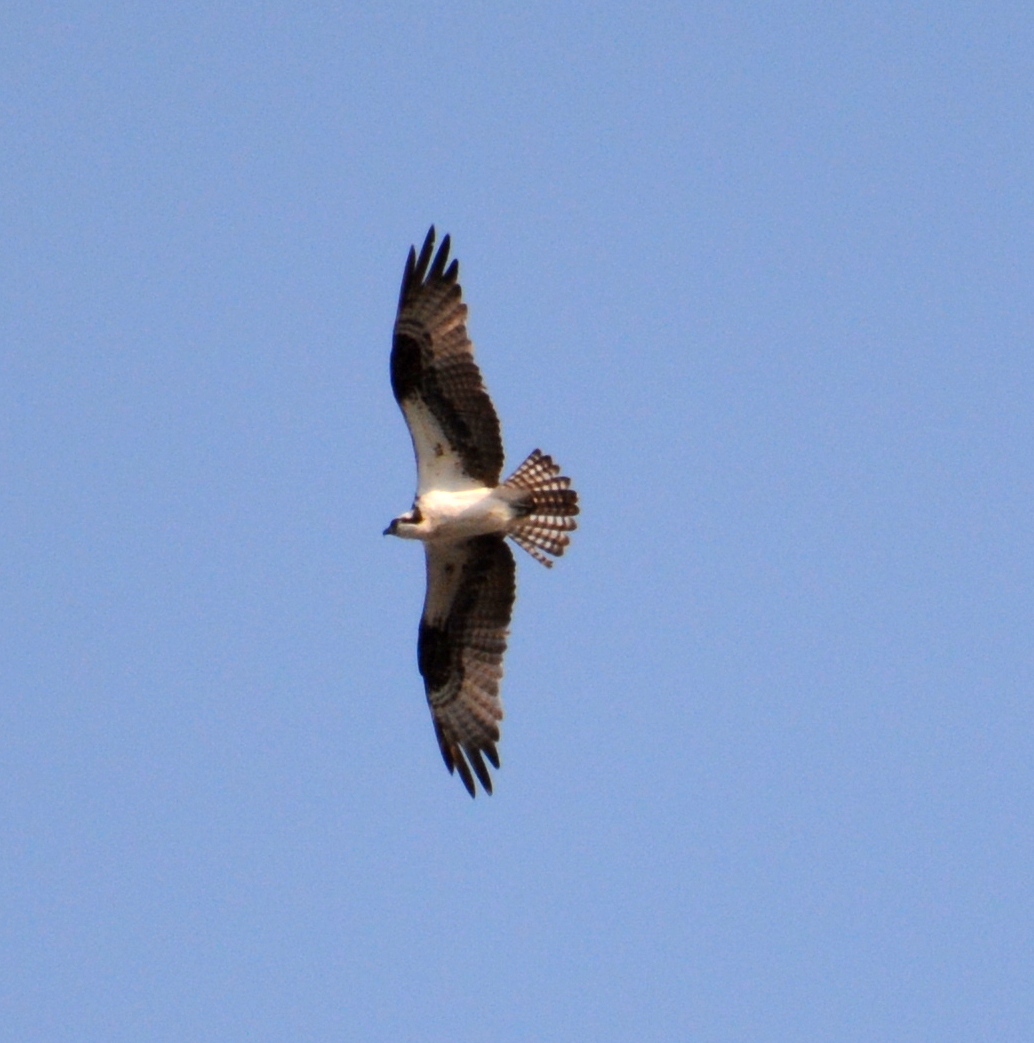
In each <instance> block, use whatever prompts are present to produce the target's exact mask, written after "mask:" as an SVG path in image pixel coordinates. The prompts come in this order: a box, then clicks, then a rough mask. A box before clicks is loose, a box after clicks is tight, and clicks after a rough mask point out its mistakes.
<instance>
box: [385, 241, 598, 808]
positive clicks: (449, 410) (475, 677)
mask: <svg viewBox="0 0 1034 1043" xmlns="http://www.w3.org/2000/svg"><path fill="white" fill-rule="evenodd" d="M432 254H433V255H434V260H433V261H432V259H431V257H432ZM448 260H449V237H448V236H446V237H445V238H444V239H443V240H442V244H441V246H440V247H439V248H438V252H437V253H436V254H435V253H434V226H432V227H431V230H430V231H429V232H428V233H427V238H426V239H425V240H424V245H423V247H422V248H421V250H420V255H419V256H417V253H416V250H415V248H412V247H411V248H410V251H409V259H408V260H407V262H406V271H405V274H404V275H403V276H402V290H401V292H400V294H399V307H398V314H397V315H396V317H395V334H394V341H393V344H392V349H391V387H392V391H394V393H395V399H396V401H397V402H398V404H399V406H401V408H402V413H403V415H404V416H405V418H406V423H407V424H408V425H409V433H410V436H411V437H412V439H413V449H414V451H415V453H416V468H417V491H416V498H415V499H414V501H413V507H412V509H411V510H410V511H408V512H407V513H406V514H401V515H399V517H397V518H395V519H394V520H393V521H392V523H391V524H390V525H389V526H388V527H387V529H385V530H384V535H385V536H400V537H402V538H403V539H407V540H422V541H423V544H424V554H425V556H426V559H427V595H426V597H425V599H424V612H423V616H422V617H421V620H420V633H419V637H418V640H417V662H418V665H419V667H420V673H421V675H422V676H423V678H424V690H425V692H426V693H427V702H428V704H429V705H430V708H431V718H432V720H433V722H434V731H435V735H436V736H437V737H438V745H439V747H440V748H441V751H442V757H443V758H444V759H445V766H446V767H447V768H448V769H449V771H450V773H451V772H455V771H458V772H459V774H460V778H461V779H462V780H463V785H464V786H466V788H467V791H468V792H469V793H470V795H471V796H472V797H473V796H474V794H475V787H474V778H473V775H472V774H471V768H473V774H474V775H476V776H477V778H478V779H479V781H480V782H481V785H482V786H483V787H484V789H485V792H487V793H491V792H492V778H491V776H490V775H489V774H488V769H487V768H486V767H485V760H484V758H485V757H487V758H488V759H489V761H491V763H492V765H493V766H494V767H496V768H498V767H499V754H498V752H497V751H496V743H497V742H498V741H499V722H500V721H501V720H502V718H503V707H502V703H501V702H500V699H499V679H500V678H501V677H502V675H503V665H502V664H503V653H504V652H505V651H506V636H507V632H508V628H509V625H510V615H511V612H512V610H513V599H514V595H515V592H516V588H515V585H514V572H515V566H514V560H513V554H512V553H511V552H510V548H509V547H508V546H507V544H506V537H510V539H512V540H513V541H514V542H515V543H516V544H517V545H518V546H519V547H523V548H524V550H526V551H527V552H528V553H529V554H531V555H532V557H534V558H535V559H536V560H537V561H540V562H541V563H542V564H543V565H547V566H552V564H553V562H552V561H551V560H550V558H549V557H548V556H547V555H551V554H552V555H554V556H557V557H559V556H560V555H561V554H563V553H564V548H565V547H566V546H567V544H568V543H569V542H570V538H569V537H568V535H567V534H568V533H569V532H570V531H571V530H572V529H574V528H575V527H576V523H575V521H574V516H575V515H576V514H577V513H578V496H577V494H576V493H575V491H574V490H573V489H571V488H570V485H571V480H570V479H569V478H565V477H563V476H562V475H561V474H560V468H559V467H558V466H557V465H556V464H555V463H553V461H552V459H551V458H550V457H548V456H546V455H545V454H544V453H542V452H540V451H539V450H538V449H536V450H535V451H534V452H533V453H532V454H531V455H530V456H529V457H528V458H527V460H525V461H524V463H522V464H521V466H520V467H518V468H517V470H516V471H514V473H513V474H512V475H510V477H509V478H507V479H506V481H504V482H502V483H500V481H499V476H500V473H501V472H502V469H503V444H502V440H501V438H500V435H499V418H498V417H497V416H496V412H495V408H494V407H493V405H492V400H491V399H490V398H489V397H488V392H487V391H486V390H485V385H484V383H483V382H482V379H481V372H480V370H479V369H478V367H477V364H476V363H475V362H474V346H473V345H472V344H471V342H470V340H469V338H468V337H467V327H466V318H467V306H466V305H465V304H464V303H463V299H462V291H461V289H460V285H459V282H458V281H457V276H458V273H459V263H458V262H457V261H453V262H452V264H449V265H448V267H446V264H447V263H448Z"/></svg>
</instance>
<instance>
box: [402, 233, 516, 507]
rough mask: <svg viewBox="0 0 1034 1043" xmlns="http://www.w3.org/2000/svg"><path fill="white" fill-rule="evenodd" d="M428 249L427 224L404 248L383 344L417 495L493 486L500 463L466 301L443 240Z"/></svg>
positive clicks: (496, 431) (497, 437)
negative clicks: (391, 326)
mask: <svg viewBox="0 0 1034 1043" xmlns="http://www.w3.org/2000/svg"><path fill="white" fill-rule="evenodd" d="M432 253H434V227H433V226H432V227H431V230H430V231H429V232H428V233H427V238H426V239H425V240H424V245H423V247H422V249H421V250H420V256H419V257H418V256H417V253H416V250H415V249H414V248H410V251H409V259H408V261H407V262H406V271H405V274H404V275H403V277H402V290H401V292H400V293H399V310H398V314H397V316H396V317H395V336H394V341H393V344H392V349H391V387H392V390H393V391H394V393H395V399H396V401H397V402H398V404H399V405H400V406H401V407H402V412H403V414H404V415H405V417H406V423H407V424H408V425H409V433H410V435H411V436H412V438H413V449H414V451H415V452H416V463H417V495H420V494H421V493H423V492H425V491H426V490H427V489H432V488H434V489H448V490H454V491H458V490H461V489H473V488H478V487H480V486H486V485H487V486H494V485H497V484H498V482H499V473H500V471H501V470H502V468H503V443H502V439H501V438H500V435H499V418H498V417H497V416H496V412H495V407H494V406H493V405H492V400H491V399H490V398H489V397H488V392H487V391H486V390H485V385H484V382H483V381H482V379H481V371H480V370H479V369H478V367H477V363H475V362H474V345H473V344H471V342H470V339H469V338H468V337H467V327H466V318H467V306H466V305H465V304H464V303H463V299H462V298H463V291H462V290H461V289H460V285H459V282H458V281H457V279H458V275H459V262H458V261H453V262H452V264H450V265H449V266H448V268H446V264H447V262H448V259H449V237H448V236H446V237H445V238H444V239H443V240H442V245H441V246H440V247H439V248H438V253H437V254H435V255H434V260H433V261H432V260H431V255H432Z"/></svg>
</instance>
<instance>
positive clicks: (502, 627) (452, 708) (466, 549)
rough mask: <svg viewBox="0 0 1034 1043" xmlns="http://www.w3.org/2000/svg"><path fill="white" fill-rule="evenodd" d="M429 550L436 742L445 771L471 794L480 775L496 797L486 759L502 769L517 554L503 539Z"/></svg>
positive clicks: (425, 665) (429, 666)
mask: <svg viewBox="0 0 1034 1043" xmlns="http://www.w3.org/2000/svg"><path fill="white" fill-rule="evenodd" d="M425 550H426V552H427V600H426V602H425V605H424V616H423V619H421V621H420V638H419V641H418V644H417V657H418V661H419V664H420V673H421V674H422V675H423V678H424V689H425V691H426V692H427V701H428V704H429V705H430V707H431V717H432V718H433V720H434V730H435V735H436V736H437V737H438V745H439V747H440V749H441V751H442V757H443V759H444V760H445V765H446V767H447V768H448V769H449V771H450V772H453V771H458V772H459V775H460V778H461V779H462V780H463V785H464V786H466V787H467V791H468V792H469V793H470V795H471V796H474V794H475V786H474V776H475V775H476V776H477V778H478V780H479V781H480V783H481V785H482V786H483V787H484V789H485V792H486V793H491V792H492V778H491V776H490V775H489V773H488V768H487V767H486V766H485V761H484V758H485V757H487V758H488V760H489V761H490V762H491V763H492V764H493V765H494V766H495V767H496V768H498V767H499V754H498V752H497V750H496V745H495V744H496V743H497V742H498V741H499V722H500V721H501V720H502V719H503V707H502V702H501V700H500V698H499V681H500V679H501V678H502V676H503V654H504V653H505V652H506V636H507V632H508V628H509V625H510V616H511V614H512V612H513V601H514V597H515V594H516V585H515V580H514V573H515V565H514V560H513V554H512V553H511V552H510V548H509V547H508V546H507V545H506V544H505V543H504V542H503V538H502V537H501V536H477V537H475V538H474V539H471V540H467V541H465V542H464V543H460V544H451V545H448V546H443V547H436V546H434V545H433V544H426V545H425ZM450 565H451V566H453V570H452V571H451V572H450V571H449V566H450ZM456 566H458V568H457V567H456ZM471 769H473V774H472V773H471Z"/></svg>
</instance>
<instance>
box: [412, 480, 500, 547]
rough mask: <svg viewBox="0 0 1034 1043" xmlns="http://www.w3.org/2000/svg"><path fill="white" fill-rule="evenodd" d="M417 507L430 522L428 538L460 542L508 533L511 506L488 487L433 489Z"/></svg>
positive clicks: (423, 497) (419, 499)
mask: <svg viewBox="0 0 1034 1043" xmlns="http://www.w3.org/2000/svg"><path fill="white" fill-rule="evenodd" d="M417 507H418V508H419V509H420V513H421V514H422V515H423V516H424V518H425V519H426V520H427V526H428V529H427V531H428V538H429V539H449V540H459V539H468V538H469V537H471V536H483V535H485V534H486V533H490V532H505V531H506V530H507V528H508V526H509V523H510V520H511V517H512V511H511V509H510V507H509V506H508V505H507V504H505V503H503V502H502V501H501V500H499V499H497V498H496V497H495V496H493V495H492V490H491V489H485V488H481V489H469V490H463V491H459V492H447V491H444V490H440V489H432V490H430V491H429V492H426V493H424V495H423V496H421V497H419V498H418V499H417Z"/></svg>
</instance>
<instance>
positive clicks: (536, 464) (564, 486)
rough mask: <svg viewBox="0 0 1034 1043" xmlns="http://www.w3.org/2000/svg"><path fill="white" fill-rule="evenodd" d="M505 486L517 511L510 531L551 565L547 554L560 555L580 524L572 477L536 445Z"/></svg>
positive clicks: (513, 536)
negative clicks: (562, 471) (572, 532)
mask: <svg viewBox="0 0 1034 1043" xmlns="http://www.w3.org/2000/svg"><path fill="white" fill-rule="evenodd" d="M502 488H504V489H506V490H509V492H510V495H511V497H512V503H513V506H514V508H515V510H516V511H517V512H518V517H517V518H516V519H515V520H514V522H513V525H512V527H511V528H510V531H509V533H508V535H509V536H510V538H511V539H512V540H513V541H514V543H516V544H517V546H518V547H521V548H522V549H523V550H526V551H527V552H528V553H529V554H530V555H531V556H532V557H533V558H534V559H535V560H536V561H540V562H542V564H543V565H545V566H546V567H547V568H551V567H552V565H553V562H552V561H551V560H550V558H548V557H547V556H546V555H548V554H552V555H554V556H555V557H560V555H561V554H563V553H564V548H565V547H566V546H567V545H568V544H569V543H570V542H571V538H570V536H568V535H567V534H568V533H569V532H571V531H572V530H573V529H576V528H577V527H578V523H577V522H576V521H575V520H574V516H575V515H576V514H577V513H578V494H577V493H576V492H575V491H574V489H572V488H571V479H570V478H567V477H565V476H564V475H562V474H561V473H560V467H559V466H558V465H557V464H555V463H554V462H553V458H552V457H551V456H547V455H546V454H545V453H543V452H542V451H541V450H539V449H536V450H535V451H534V452H533V453H532V454H531V455H530V456H529V457H528V459H527V460H525V461H524V463H522V464H521V466H520V467H518V468H517V470H516V471H514V472H513V474H512V475H510V477H509V478H507V479H506V481H505V482H503V485H502Z"/></svg>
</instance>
